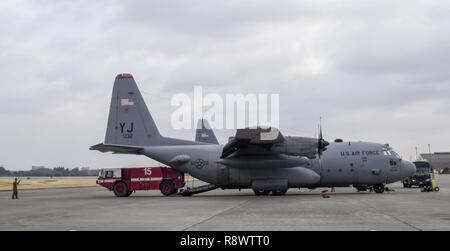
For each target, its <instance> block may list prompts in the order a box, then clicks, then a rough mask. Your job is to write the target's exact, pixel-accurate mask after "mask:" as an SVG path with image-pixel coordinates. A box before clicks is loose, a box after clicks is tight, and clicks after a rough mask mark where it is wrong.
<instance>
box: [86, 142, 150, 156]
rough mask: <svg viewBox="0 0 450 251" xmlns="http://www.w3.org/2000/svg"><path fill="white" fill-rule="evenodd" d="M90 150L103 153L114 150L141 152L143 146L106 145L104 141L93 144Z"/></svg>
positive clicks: (118, 151)
mask: <svg viewBox="0 0 450 251" xmlns="http://www.w3.org/2000/svg"><path fill="white" fill-rule="evenodd" d="M89 150H97V151H100V152H102V153H105V152H112V153H115V154H140V152H141V151H142V150H144V148H143V147H138V146H122V145H105V144H103V143H100V144H97V145H94V146H91V147H90V148H89Z"/></svg>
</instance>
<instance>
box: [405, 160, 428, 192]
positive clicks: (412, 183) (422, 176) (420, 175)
mask: <svg viewBox="0 0 450 251" xmlns="http://www.w3.org/2000/svg"><path fill="white" fill-rule="evenodd" d="M414 165H415V166H416V169H417V171H416V172H415V173H414V174H413V175H412V176H409V177H408V178H406V179H404V180H403V187H408V188H411V187H420V188H423V187H429V186H430V185H431V180H432V173H433V167H432V166H431V164H430V163H429V162H428V161H423V160H421V161H415V162H414Z"/></svg>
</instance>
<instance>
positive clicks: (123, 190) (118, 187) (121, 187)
mask: <svg viewBox="0 0 450 251" xmlns="http://www.w3.org/2000/svg"><path fill="white" fill-rule="evenodd" d="M113 191H114V194H115V195H116V196H117V197H127V194H128V192H129V191H128V187H127V184H125V183H124V182H118V183H116V184H115V185H114V188H113ZM128 196H129V195H128Z"/></svg>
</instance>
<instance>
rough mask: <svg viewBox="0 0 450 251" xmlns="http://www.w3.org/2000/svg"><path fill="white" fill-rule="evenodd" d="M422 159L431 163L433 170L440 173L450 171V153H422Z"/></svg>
mask: <svg viewBox="0 0 450 251" xmlns="http://www.w3.org/2000/svg"><path fill="white" fill-rule="evenodd" d="M420 157H421V158H422V159H425V160H427V161H428V162H430V163H431V165H432V166H433V168H434V169H435V170H438V171H439V172H442V171H443V170H445V169H447V170H446V171H448V170H449V169H450V152H435V153H431V154H429V153H421V154H420Z"/></svg>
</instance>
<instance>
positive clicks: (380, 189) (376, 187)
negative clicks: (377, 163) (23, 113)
mask: <svg viewBox="0 0 450 251" xmlns="http://www.w3.org/2000/svg"><path fill="white" fill-rule="evenodd" d="M384 190H385V188H384V184H377V185H374V186H373V191H375V193H384Z"/></svg>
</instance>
